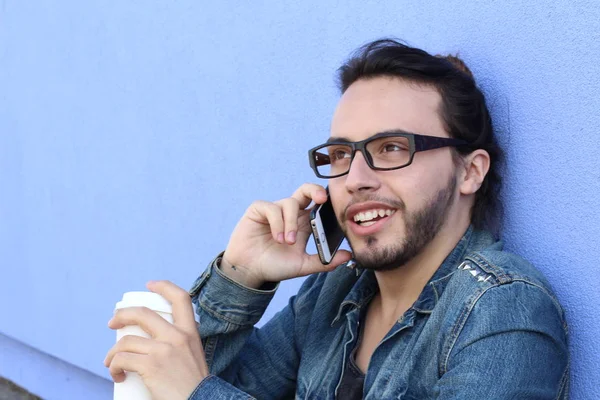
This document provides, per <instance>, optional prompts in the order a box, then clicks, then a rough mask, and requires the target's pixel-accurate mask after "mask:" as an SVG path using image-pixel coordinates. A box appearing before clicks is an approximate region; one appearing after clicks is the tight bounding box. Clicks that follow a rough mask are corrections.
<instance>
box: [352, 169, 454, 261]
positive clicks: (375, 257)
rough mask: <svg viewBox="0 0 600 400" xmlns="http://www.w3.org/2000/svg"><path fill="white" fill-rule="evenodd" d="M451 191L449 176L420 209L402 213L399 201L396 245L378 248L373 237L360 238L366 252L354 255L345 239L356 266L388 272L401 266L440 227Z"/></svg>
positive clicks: (452, 193)
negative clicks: (401, 217) (401, 221)
mask: <svg viewBox="0 0 600 400" xmlns="http://www.w3.org/2000/svg"><path fill="white" fill-rule="evenodd" d="M455 190H456V177H455V176H454V175H453V176H452V177H451V179H450V181H449V182H448V184H447V185H446V187H445V188H443V189H441V190H440V191H438V192H437V194H436V195H435V196H434V197H433V198H432V199H431V200H430V201H429V202H428V203H427V204H426V205H425V206H424V207H423V208H422V209H420V210H418V211H415V212H413V213H410V214H409V213H406V212H405V211H406V206H405V205H404V203H403V202H401V204H402V206H401V207H399V208H398V211H404V212H405V215H404V240H398V242H399V243H394V244H391V245H387V246H385V247H381V246H379V245H378V243H379V239H378V238H377V237H376V236H375V235H373V236H367V237H366V238H364V240H365V241H366V244H367V249H366V250H364V251H362V252H358V253H357V252H355V251H354V248H353V247H352V242H351V241H350V240H348V244H349V245H350V248H351V249H352V252H353V254H354V260H355V261H356V262H357V263H358V267H360V268H363V269H370V270H374V271H390V270H393V269H396V268H399V267H401V266H402V265H405V264H406V263H407V262H408V261H410V260H412V259H413V258H414V257H416V256H417V255H418V254H420V253H421V252H422V251H423V249H424V248H425V246H427V245H428V244H429V243H430V242H431V241H432V240H433V239H434V238H435V237H436V235H437V234H438V232H439V231H440V229H441V228H442V226H443V225H444V222H445V221H446V218H447V216H448V211H449V209H450V206H452V203H453V202H454V191H455ZM394 203H396V202H394ZM398 235H400V233H398Z"/></svg>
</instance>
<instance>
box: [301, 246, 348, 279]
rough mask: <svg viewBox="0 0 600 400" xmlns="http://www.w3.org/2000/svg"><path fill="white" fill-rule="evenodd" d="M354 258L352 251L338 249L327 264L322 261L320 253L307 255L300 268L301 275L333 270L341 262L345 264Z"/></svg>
mask: <svg viewBox="0 0 600 400" xmlns="http://www.w3.org/2000/svg"><path fill="white" fill-rule="evenodd" d="M351 259H352V253H350V252H349V251H347V250H338V252H337V253H335V256H333V259H332V260H331V262H330V263H329V264H327V265H324V264H323V263H321V259H320V258H319V255H318V254H312V255H308V254H307V255H306V258H305V259H304V262H303V263H302V268H301V269H300V274H301V275H300V276H304V275H310V274H317V273H319V272H328V271H333V270H334V269H335V268H336V267H338V266H339V265H340V264H343V263H345V262H347V261H350V260H351Z"/></svg>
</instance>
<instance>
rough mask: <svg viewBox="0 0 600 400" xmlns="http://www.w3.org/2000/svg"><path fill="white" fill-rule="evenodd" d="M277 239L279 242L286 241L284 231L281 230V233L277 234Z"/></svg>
mask: <svg viewBox="0 0 600 400" xmlns="http://www.w3.org/2000/svg"><path fill="white" fill-rule="evenodd" d="M277 241H278V242H279V243H283V242H284V239H283V232H280V233H278V234H277Z"/></svg>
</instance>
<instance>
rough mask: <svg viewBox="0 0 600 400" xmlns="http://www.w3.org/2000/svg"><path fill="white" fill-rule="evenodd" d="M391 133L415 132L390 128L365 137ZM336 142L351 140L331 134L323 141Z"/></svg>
mask: <svg viewBox="0 0 600 400" xmlns="http://www.w3.org/2000/svg"><path fill="white" fill-rule="evenodd" d="M391 133H403V134H410V135H415V133H412V132H408V131H405V130H402V129H390V130H387V131H381V132H377V133H375V134H374V135H371V136H369V137H368V138H367V139H371V138H373V137H375V136H378V135H389V134H391ZM367 139H364V140H367ZM338 142H352V140H350V139H348V138H347V137H343V136H332V137H330V138H329V139H327V142H325V143H326V144H330V143H338Z"/></svg>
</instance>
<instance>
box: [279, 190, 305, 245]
mask: <svg viewBox="0 0 600 400" xmlns="http://www.w3.org/2000/svg"><path fill="white" fill-rule="evenodd" d="M275 204H277V205H278V206H280V207H281V210H282V212H283V223H284V232H285V241H286V242H287V243H289V244H294V243H296V236H297V232H298V212H299V210H300V207H299V204H298V200H296V199H294V198H293V197H289V198H287V199H283V200H279V201H277V202H275Z"/></svg>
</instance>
